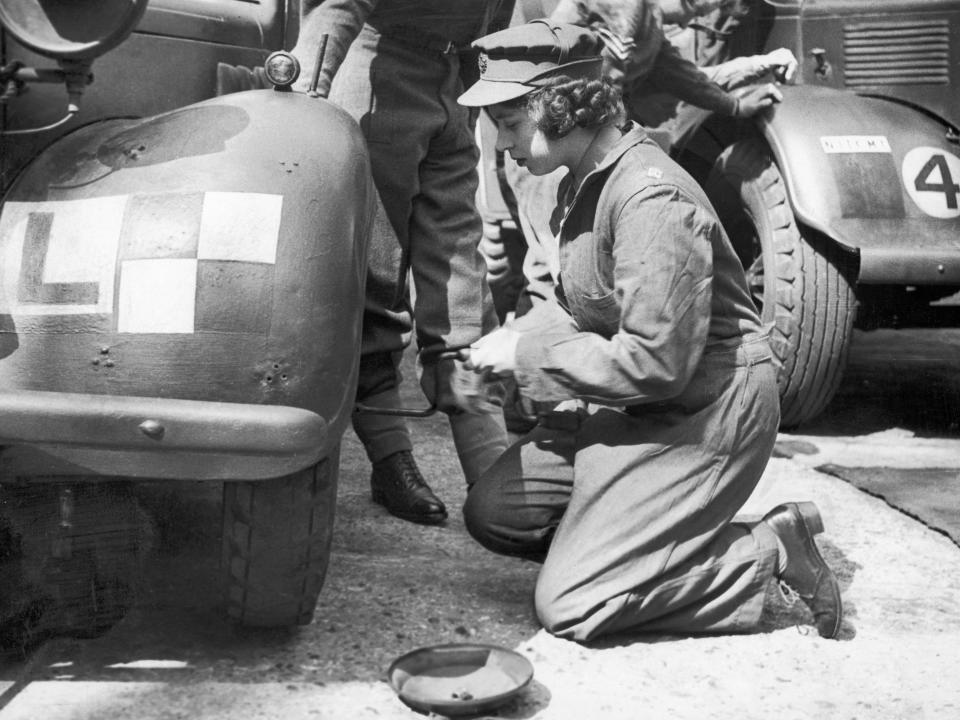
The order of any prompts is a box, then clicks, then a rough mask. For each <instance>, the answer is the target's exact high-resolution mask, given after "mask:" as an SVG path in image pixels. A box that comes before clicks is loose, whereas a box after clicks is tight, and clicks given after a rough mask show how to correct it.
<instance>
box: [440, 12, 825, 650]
mask: <svg viewBox="0 0 960 720" xmlns="http://www.w3.org/2000/svg"><path fill="white" fill-rule="evenodd" d="M474 44H475V46H477V47H479V49H480V51H481V56H480V70H481V76H480V80H479V81H478V82H477V83H476V84H474V85H473V86H471V88H470V89H468V90H467V92H466V93H464V94H463V95H462V96H461V97H460V99H459V102H460V103H461V104H463V105H467V106H473V107H484V108H486V110H487V112H489V114H490V116H491V117H492V118H493V120H494V121H495V122H496V124H497V128H498V135H497V149H498V150H503V151H506V152H508V153H510V155H511V156H512V157H513V158H514V159H515V160H516V161H517V162H518V163H519V164H521V165H523V166H525V167H527V168H528V169H529V170H530V171H531V172H533V173H534V174H538V175H539V174H546V173H549V172H551V171H553V170H555V169H557V168H559V167H566V168H567V169H568V171H569V175H568V176H567V179H566V180H565V182H564V183H563V184H562V185H561V187H560V190H559V193H558V206H557V209H556V211H555V213H554V217H553V221H554V223H553V224H554V230H555V231H556V232H557V233H558V235H559V247H560V282H559V284H558V289H557V293H556V295H557V297H556V299H555V301H554V302H548V303H543V304H541V305H538V306H537V307H536V308H535V309H534V310H533V311H531V312H530V313H528V314H527V315H524V316H523V317H522V318H520V319H518V320H517V321H515V322H514V323H513V324H510V325H507V326H505V327H503V328H501V329H500V330H497V331H496V332H494V333H492V334H490V335H488V336H486V337H484V338H482V339H481V340H479V341H477V342H476V343H474V344H473V345H472V347H471V349H470V350H469V351H468V355H466V356H465V358H464V359H465V360H466V363H467V367H469V368H472V369H474V370H475V371H476V372H478V373H482V374H484V375H486V376H488V377H504V376H508V375H512V376H513V377H514V378H516V381H517V385H518V386H519V388H520V391H521V393H522V394H523V395H524V396H526V397H528V398H531V399H533V400H536V401H549V402H556V401H567V402H566V404H565V405H564V406H562V407H569V406H576V407H577V408H578V409H577V410H576V411H575V414H572V415H571V416H572V417H574V418H576V420H577V422H576V423H575V426H569V425H568V426H565V427H560V426H559V425H556V424H553V423H543V422H542V423H541V424H540V426H538V427H537V428H535V429H534V430H533V431H532V432H531V433H530V434H529V435H528V436H526V437H525V438H524V439H523V440H521V441H520V442H518V443H517V444H515V445H513V446H512V447H510V448H509V449H508V450H507V451H506V452H505V453H504V454H503V455H502V456H501V457H500V459H499V460H498V461H497V462H496V463H495V464H494V465H493V467H491V468H490V470H488V471H487V472H486V473H485V474H484V475H483V476H482V477H481V479H480V480H479V481H478V482H477V483H475V484H474V485H473V487H472V488H471V489H470V492H469V494H468V497H467V502H466V505H465V506H464V516H465V520H466V523H467V528H468V529H469V531H470V533H471V534H472V535H473V536H474V537H475V538H476V539H477V540H478V541H479V542H480V543H482V544H483V545H484V546H486V547H487V548H489V549H491V550H493V551H495V552H499V553H505V554H509V555H518V556H522V557H528V558H534V559H542V560H543V568H542V570H541V572H540V575H539V578H538V580H537V587H536V596H535V604H536V610H537V614H538V616H539V618H540V620H541V622H542V623H543V625H544V627H545V628H546V629H547V630H548V631H550V632H551V633H553V634H555V635H558V636H561V637H565V638H570V639H574V640H579V641H585V640H591V639H594V638H597V637H599V636H603V635H607V634H610V633H614V632H618V631H626V630H629V631H650V632H669V633H697V632H744V631H749V630H751V629H754V628H755V627H756V625H757V623H758V620H759V618H760V613H761V610H762V607H763V600H764V595H765V590H766V587H767V585H768V583H769V582H770V581H771V580H772V579H773V578H778V579H779V580H780V581H781V582H783V583H784V584H787V585H789V586H790V587H792V588H793V589H794V590H795V591H796V592H797V593H798V594H799V595H800V597H801V598H803V599H804V600H805V602H806V603H807V605H809V606H810V608H811V610H812V611H813V616H814V622H815V624H816V626H817V629H818V631H819V633H820V634H821V635H822V636H824V637H836V636H837V634H838V633H839V631H840V626H841V620H842V609H841V600H840V591H839V587H838V585H837V581H836V578H835V577H834V575H833V573H832V572H831V571H830V569H829V568H828V567H827V565H826V564H825V562H824V561H823V558H822V557H821V555H820V553H819V552H818V550H817V547H816V545H815V543H814V541H813V535H814V534H815V533H817V532H821V531H822V530H823V526H822V522H821V519H820V514H819V512H818V511H817V508H816V506H815V505H813V503H809V502H805V503H787V504H784V505H780V506H778V507H776V508H774V509H773V510H771V511H770V512H769V513H767V515H765V516H764V518H763V520H761V521H760V522H757V523H755V524H751V525H747V524H741V523H734V522H733V518H734V515H735V514H736V513H737V511H738V510H739V509H740V508H741V506H742V505H743V504H744V503H745V502H746V500H747V498H748V497H749V496H750V494H751V492H752V491H753V489H754V488H755V486H756V484H757V482H758V481H759V479H760V476H761V475H762V473H763V470H764V468H765V466H766V464H767V461H768V459H769V457H770V454H771V452H772V450H773V444H774V441H775V439H776V432H777V425H778V422H779V405H778V396H777V386H776V372H775V369H774V365H773V362H772V356H771V352H770V349H769V346H768V344H767V340H766V336H765V334H764V332H763V330H762V328H761V325H760V321H759V318H758V317H757V314H756V311H755V309H754V307H753V304H752V303H751V300H750V296H749V294H748V291H747V286H746V282H745V280H744V274H743V270H742V267H741V266H740V263H739V261H738V259H737V257H736V255H735V254H734V251H733V249H732V247H731V244H730V241H729V240H728V238H727V236H726V234H725V232H724V230H723V227H722V226H721V225H720V222H719V221H718V219H717V217H716V215H715V213H714V211H713V209H712V208H711V206H710V204H709V201H708V200H707V199H706V197H705V196H704V195H703V193H702V191H701V189H700V188H699V186H698V185H697V184H696V183H695V182H694V180H693V179H692V178H691V177H690V176H689V175H687V174H686V173H685V172H684V171H683V170H682V169H681V168H680V167H679V166H678V165H677V164H676V163H674V162H673V161H672V160H671V159H670V158H669V157H668V156H667V155H666V154H664V153H663V152H662V151H661V150H660V149H659V148H658V147H657V146H656V145H655V144H654V143H653V142H651V141H650V140H648V139H647V137H646V135H645V133H644V131H643V130H642V129H641V128H640V127H639V126H637V125H633V124H630V125H627V126H624V125H623V124H622V116H623V115H622V105H621V103H620V100H619V98H618V96H617V94H616V91H615V90H613V89H612V88H611V87H610V86H609V85H608V84H607V82H606V81H604V80H602V79H601V77H600V60H599V57H598V54H599V49H600V48H599V45H598V40H597V38H596V36H595V35H593V33H592V32H591V31H589V30H586V29H584V28H580V27H576V26H572V25H557V24H551V23H549V22H546V21H535V22H532V23H529V24H527V25H523V26H518V27H514V28H510V29H508V30H504V31H501V32H498V33H494V34H492V35H487V36H486V37H484V38H481V39H480V40H478V41H477V42H476V43H474ZM551 425H552V427H551Z"/></svg>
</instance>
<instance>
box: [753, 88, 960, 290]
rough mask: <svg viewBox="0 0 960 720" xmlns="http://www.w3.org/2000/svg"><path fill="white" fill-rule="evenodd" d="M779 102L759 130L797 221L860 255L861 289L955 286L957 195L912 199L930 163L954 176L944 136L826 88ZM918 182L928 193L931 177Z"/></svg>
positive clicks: (897, 110) (952, 153)
mask: <svg viewBox="0 0 960 720" xmlns="http://www.w3.org/2000/svg"><path fill="white" fill-rule="evenodd" d="M784 94H785V100H784V102H783V104H782V105H780V106H778V107H777V108H776V110H775V112H773V113H772V114H771V115H770V116H769V118H768V119H767V120H765V121H763V122H762V123H761V126H762V130H763V135H764V137H765V139H766V140H767V142H768V144H769V145H770V148H771V150H772V152H773V155H774V157H775V159H776V162H777V165H778V167H780V170H781V172H782V174H783V176H784V180H785V183H786V185H787V188H788V191H789V195H790V200H791V204H792V206H793V210H794V213H795V214H796V216H797V218H798V219H799V220H800V221H801V222H802V223H804V224H805V225H808V226H809V227H812V228H814V229H816V230H819V231H821V232H823V233H825V234H827V235H829V236H830V237H832V238H834V239H835V240H836V241H837V242H839V243H841V244H842V245H844V246H845V247H847V248H849V249H858V250H859V252H860V258H861V262H860V276H859V281H860V282H863V283H886V282H890V281H892V280H894V279H896V280H897V281H899V282H905V283H911V284H914V283H919V284H957V283H958V282H960V209H957V193H955V192H942V191H941V190H917V185H918V184H920V185H921V186H922V185H923V182H922V180H923V178H921V170H922V169H923V168H924V167H925V166H926V164H927V162H929V160H930V158H935V157H938V156H942V157H944V158H945V159H947V160H949V162H950V165H949V166H948V167H953V166H956V167H960V152H958V151H960V148H958V147H957V145H955V144H954V143H951V142H950V141H949V140H948V139H947V136H946V130H947V128H945V127H944V126H943V125H942V124H940V123H938V122H937V121H935V120H933V119H932V118H930V117H928V116H925V115H921V114H918V113H917V112H916V111H915V110H913V109H912V108H909V107H907V106H904V105H902V104H898V103H894V102H890V101H886V100H881V99H877V98H865V97H859V96H857V95H854V94H852V93H846V92H842V91H837V90H833V89H831V88H820V87H816V86H811V85H807V86H798V87H795V88H784ZM824 118H829V119H828V120H827V121H824ZM926 175H927V179H928V180H929V182H928V183H927V185H928V186H932V187H936V186H937V185H938V182H937V180H938V179H939V175H938V170H936V169H934V168H930V169H929V170H928V172H927V174H926ZM918 178H920V181H919V183H918ZM956 179H960V174H958V175H957V176H956V177H955V178H954V180H956ZM951 204H952V206H953V207H952V208H951V207H949V206H950V205H951ZM898 274H902V275H903V277H900V278H898V277H897V275H898Z"/></svg>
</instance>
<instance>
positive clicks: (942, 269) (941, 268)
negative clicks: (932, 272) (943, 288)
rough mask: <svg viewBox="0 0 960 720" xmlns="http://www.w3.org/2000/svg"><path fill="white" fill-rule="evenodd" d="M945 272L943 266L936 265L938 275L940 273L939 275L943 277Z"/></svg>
mask: <svg viewBox="0 0 960 720" xmlns="http://www.w3.org/2000/svg"><path fill="white" fill-rule="evenodd" d="M946 271H947V269H946V268H945V267H944V266H943V265H937V272H938V273H940V274H941V275H943V273H945V272H946Z"/></svg>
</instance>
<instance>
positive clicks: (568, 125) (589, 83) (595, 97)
mask: <svg viewBox="0 0 960 720" xmlns="http://www.w3.org/2000/svg"><path fill="white" fill-rule="evenodd" d="M527 109H528V111H529V113H530V116H531V117H532V118H533V121H534V122H535V123H536V125H537V127H538V128H539V129H540V131H541V132H542V133H543V134H544V135H546V136H547V137H548V138H550V139H551V140H556V139H557V138H561V137H563V136H564V135H566V134H567V133H569V132H570V131H571V130H573V128H575V127H583V128H589V127H599V126H601V125H607V124H609V123H619V122H620V121H621V120H622V118H623V114H624V113H623V102H622V100H621V98H620V91H619V90H617V89H616V88H615V87H613V85H611V84H610V83H609V82H607V81H606V80H589V79H587V78H578V79H576V80H572V79H570V78H569V77H558V78H556V79H555V80H553V81H552V82H551V83H550V84H548V85H546V86H544V87H543V88H541V89H539V90H537V91H536V92H533V93H530V94H529V95H527Z"/></svg>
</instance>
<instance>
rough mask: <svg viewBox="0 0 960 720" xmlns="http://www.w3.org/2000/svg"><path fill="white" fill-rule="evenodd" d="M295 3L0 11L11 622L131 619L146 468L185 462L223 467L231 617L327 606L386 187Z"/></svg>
mask: <svg viewBox="0 0 960 720" xmlns="http://www.w3.org/2000/svg"><path fill="white" fill-rule="evenodd" d="M297 23H298V9H297V4H296V2H288V1H287V0H259V2H247V1H244V0H149V2H147V0H43V1H41V0H23V1H22V2H17V3H3V4H2V5H0V25H2V27H3V31H2V45H0V48H2V53H3V57H2V59H0V60H2V70H0V80H2V83H3V96H2V100H0V102H2V105H0V108H2V116H0V185H2V190H3V201H2V206H0V255H2V258H3V260H2V271H0V567H2V568H3V573H4V577H5V584H4V587H3V589H2V590H0V625H2V624H4V623H6V625H7V626H9V625H10V624H11V623H13V624H15V625H19V626H20V628H21V629H26V630H28V631H31V630H32V631H35V632H39V631H41V630H57V631H63V630H68V631H76V632H80V633H86V634H95V633H97V632H99V631H101V630H103V629H104V628H106V627H108V626H109V625H110V624H111V623H113V622H114V621H116V619H117V618H119V617H120V616H122V614H123V612H124V610H125V609H126V607H127V606H128V605H129V604H130V602H131V600H132V595H133V587H132V580H131V572H132V571H133V570H134V568H133V565H135V562H134V561H133V560H132V558H134V557H135V555H136V553H137V551H138V548H140V547H141V545H142V542H141V541H142V538H141V537H140V535H139V534H138V533H139V530H138V526H139V524H140V523H139V519H138V517H137V509H136V503H135V502H134V500H133V498H132V494H131V492H130V491H129V490H130V487H131V484H132V483H136V482H138V481H145V480H150V481H154V482H163V481H164V480H168V479H189V480H199V481H210V482H222V483H223V487H224V491H223V528H222V537H223V542H222V563H221V564H222V581H223V591H224V605H225V608H226V612H227V614H228V615H229V617H230V618H232V619H233V620H234V621H236V622H238V623H240V624H244V625H254V626H286V625H295V624H302V623H307V622H309V621H310V619H311V618H312V616H313V612H314V607H315V604H316V601H317V596H318V593H319V591H320V588H321V586H322V583H323V580H324V574H325V571H326V566H327V561H328V558H329V552H330V539H331V533H332V525H333V514H334V506H335V499H336V484H337V474H338V457H339V454H338V453H339V443H340V438H341V435H342V433H343V431H344V429H345V427H346V424H347V422H348V421H349V417H350V413H351V410H352V406H353V396H354V390H355V387H356V378H357V363H358V358H359V343H360V321H361V311H362V307H363V290H364V278H365V272H364V268H365V263H366V248H367V241H368V237H369V224H370V222H371V217H372V212H373V202H374V191H373V184H372V179H371V176H370V168H369V159H368V157H367V153H366V146H365V144H364V141H363V138H362V135H361V133H360V131H359V128H358V127H357V125H356V123H355V122H354V121H353V120H352V118H350V117H349V116H348V115H347V114H346V113H344V112H343V111H341V110H339V109H338V108H336V107H334V106H333V105H332V104H330V103H329V102H327V101H326V100H325V99H323V98H320V97H312V96H311V94H305V93H294V92H290V91H289V87H290V86H291V84H292V83H293V82H294V81H295V80H296V76H297V73H298V67H297V63H296V61H295V60H294V59H293V57H292V56H290V55H288V54H286V53H285V52H283V49H284V48H289V47H290V46H291V45H292V44H293V41H294V40H295V39H296V33H297ZM250 68H256V70H251V69H250ZM314 95H315V93H314ZM14 578H17V582H14ZM6 581H9V582H6ZM18 584H19V585H22V586H23V587H26V588H28V589H29V590H30V593H28V594H29V595H30V597H32V598H33V599H34V600H32V601H31V602H30V603H29V604H21V605H18V604H17V603H18V602H19V600H18V597H11V596H10V594H11V593H14V592H15V590H16V588H17V587H18ZM5 593H6V595H5ZM5 605H6V607H4V606H5ZM4 613H5V614H4Z"/></svg>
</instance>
